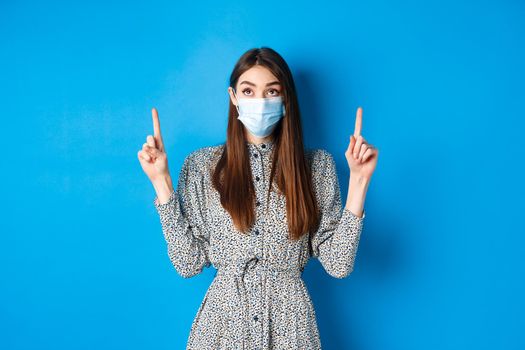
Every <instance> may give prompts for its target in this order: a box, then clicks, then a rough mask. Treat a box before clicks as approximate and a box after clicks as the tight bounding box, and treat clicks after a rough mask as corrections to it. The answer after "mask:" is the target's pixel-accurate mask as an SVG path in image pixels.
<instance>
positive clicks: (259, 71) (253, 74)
mask: <svg viewBox="0 0 525 350" xmlns="http://www.w3.org/2000/svg"><path fill="white" fill-rule="evenodd" d="M245 81H247V82H251V83H253V84H255V85H256V86H257V87H265V86H266V84H268V83H271V82H275V81H279V79H277V77H276V76H275V75H274V74H273V73H272V72H271V71H270V70H269V69H268V68H266V67H264V66H261V65H255V66H253V67H251V68H250V69H248V70H247V71H246V72H244V73H243V74H241V76H240V77H239V80H238V82H237V84H238V85H240V84H241V83H243V82H245ZM243 85H244V84H243ZM247 85H251V84H247Z"/></svg>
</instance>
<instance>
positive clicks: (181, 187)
mask: <svg viewBox="0 0 525 350" xmlns="http://www.w3.org/2000/svg"><path fill="white" fill-rule="evenodd" d="M246 144H247V147H248V150H249V153H250V163H251V170H252V176H253V180H254V185H255V188H256V197H257V202H256V204H257V206H256V222H255V224H254V226H253V227H252V229H251V230H250V231H249V233H248V234H243V233H240V232H238V231H237V230H236V229H235V227H234V226H233V221H232V219H231V216H230V215H229V213H228V212H227V211H226V210H225V209H224V208H223V207H222V205H221V204H220V198H219V194H218V192H217V191H215V189H214V188H213V186H212V184H211V177H210V175H211V174H210V171H211V170H210V169H213V166H214V165H215V164H216V161H218V158H219V156H220V154H221V152H222V149H223V147H224V144H221V145H218V146H207V147H202V148H199V149H197V150H194V151H192V152H191V153H190V154H189V155H188V156H187V157H186V158H185V160H184V163H183V165H182V169H181V171H180V173H179V178H178V184H177V187H176V189H175V190H174V191H173V192H172V193H171V195H170V198H169V201H168V202H167V203H164V204H159V202H158V197H155V199H154V201H153V204H154V206H155V208H156V210H157V212H158V214H159V217H160V222H161V226H162V231H163V234H164V238H165V240H166V243H167V251H168V256H169V258H170V260H171V263H172V264H173V266H174V267H175V269H176V271H177V272H178V273H179V274H180V275H181V276H182V277H185V278H188V277H192V276H194V275H196V274H198V273H200V272H202V269H203V268H204V267H209V266H211V265H213V267H215V268H216V269H217V271H216V274H215V277H214V279H213V281H212V283H211V284H210V286H209V288H208V290H207V291H206V294H205V296H204V299H203V300H202V303H201V305H200V307H199V309H198V310H197V313H196V316H195V319H194V321H193V324H192V326H191V330H190V332H189V337H188V342H187V349H198V350H206V349H214V350H217V349H228V350H231V349H260V350H263V349H264V350H268V349H321V340H320V336H319V330H318V326H317V321H316V314H315V311H314V307H313V303H312V300H311V298H310V295H309V292H308V290H307V288H306V285H305V283H304V281H303V279H302V276H301V275H302V272H303V270H304V267H305V265H306V263H307V262H308V259H309V258H310V257H316V258H318V259H319V261H320V262H321V264H322V266H323V268H324V269H325V270H326V272H327V273H328V274H330V275H331V276H333V277H335V278H344V277H346V276H348V274H349V273H351V272H352V270H353V267H354V260H355V256H356V253H357V247H358V243H359V237H360V235H361V231H362V227H363V220H364V218H365V212H363V215H362V217H358V216H356V215H354V214H353V213H352V212H351V211H350V210H348V209H346V208H344V207H342V203H341V194H340V189H339V183H338V178H337V173H336V166H335V162H334V158H333V156H332V155H331V154H330V153H329V152H328V151H326V150H324V149H306V151H305V154H306V157H307V160H308V161H309V162H310V164H311V168H312V178H313V184H314V190H315V193H316V198H317V200H318V203H319V205H320V208H321V213H322V214H321V224H320V226H319V229H318V230H317V232H311V233H310V234H306V235H304V236H302V237H301V239H299V240H298V241H291V240H289V239H288V237H287V235H288V230H287V223H286V222H287V221H286V207H285V197H284V196H283V195H279V194H277V193H276V192H275V191H272V192H271V194H270V197H269V198H270V199H269V203H266V191H267V189H268V186H270V184H269V176H270V170H271V157H272V150H273V148H274V144H273V141H269V142H266V143H262V144H253V143H249V142H247V143H246ZM266 205H268V207H266Z"/></svg>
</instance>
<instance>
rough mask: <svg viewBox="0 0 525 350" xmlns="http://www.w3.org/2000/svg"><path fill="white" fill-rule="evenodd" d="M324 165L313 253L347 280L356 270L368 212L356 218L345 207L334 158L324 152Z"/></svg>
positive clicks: (328, 268)
mask: <svg viewBox="0 0 525 350" xmlns="http://www.w3.org/2000/svg"><path fill="white" fill-rule="evenodd" d="M321 154H322V155H323V156H322V157H320V159H321V160H319V161H320V162H322V163H323V164H320V165H318V166H319V167H320V168H321V169H323V170H321V172H320V173H317V174H315V176H319V179H318V180H319V181H322V183H321V185H320V190H319V194H318V196H319V200H318V203H319V204H320V211H321V214H320V215H321V217H320V224H319V228H318V230H317V231H316V232H315V233H314V234H313V235H311V236H310V253H311V256H313V257H316V258H318V259H319V261H320V262H321V264H322V266H323V267H324V269H325V271H326V272H327V273H328V274H329V275H331V276H332V277H335V278H344V277H347V276H348V275H349V274H350V273H351V272H352V271H353V269H354V261H355V256H356V253H357V247H358V244H359V238H360V236H361V231H362V228H363V221H364V218H365V211H364V210H363V215H362V217H358V216H356V215H354V213H352V212H351V211H350V210H348V209H346V207H344V208H343V207H342V204H341V193H340V189H339V181H338V178H337V171H336V165H335V161H334V158H333V156H332V155H331V154H330V153H329V152H328V151H325V150H321Z"/></svg>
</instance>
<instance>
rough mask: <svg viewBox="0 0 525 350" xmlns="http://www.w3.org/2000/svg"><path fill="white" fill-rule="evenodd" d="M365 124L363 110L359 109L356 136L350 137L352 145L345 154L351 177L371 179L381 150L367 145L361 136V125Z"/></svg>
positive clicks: (356, 120) (356, 119)
mask: <svg viewBox="0 0 525 350" xmlns="http://www.w3.org/2000/svg"><path fill="white" fill-rule="evenodd" d="M362 123H363V109H362V108H361V107H359V108H357V114H356V118H355V128H354V134H353V135H351V136H350V144H349V145H348V148H347V150H346V152H345V156H346V160H347V162H348V166H349V167H350V175H351V176H352V175H355V176H358V177H363V178H366V179H370V178H371V177H372V174H373V172H374V170H375V168H376V164H377V156H378V154H379V150H378V149H377V148H375V147H374V146H372V145H371V144H369V143H367V142H366V140H365V138H364V137H363V136H362V135H361V125H362Z"/></svg>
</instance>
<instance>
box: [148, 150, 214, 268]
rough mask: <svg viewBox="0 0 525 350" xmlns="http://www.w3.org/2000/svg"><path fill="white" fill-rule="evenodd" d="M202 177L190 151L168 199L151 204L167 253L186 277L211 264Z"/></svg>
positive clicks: (156, 199) (155, 200)
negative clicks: (157, 216) (162, 202)
mask: <svg viewBox="0 0 525 350" xmlns="http://www.w3.org/2000/svg"><path fill="white" fill-rule="evenodd" d="M203 182H204V179H203V177H202V176H201V174H200V172H199V171H198V169H197V167H196V165H195V163H194V159H193V158H192V154H190V155H188V156H187V157H186V159H184V163H183V165H182V168H181V170H180V173H179V178H178V183H177V188H176V189H175V190H174V191H172V192H171V194H170V197H169V200H168V202H166V203H164V204H159V201H158V197H157V196H156V197H155V199H154V200H153V204H154V206H155V208H156V210H157V212H158V214H159V217H160V222H161V226H162V231H163V235H164V238H165V240H166V243H167V250H168V256H169V258H170V260H171V262H172V264H173V266H174V267H175V269H176V270H177V272H178V273H179V275H181V276H182V277H184V278H189V277H192V276H194V275H197V274H199V273H200V272H202V269H203V268H204V267H208V266H210V265H211V263H210V260H209V245H210V243H209V226H208V224H207V220H206V216H205V213H206V211H205V203H204V198H205V197H204V191H203V189H204V187H203V186H204V185H205V184H204V183H203Z"/></svg>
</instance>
